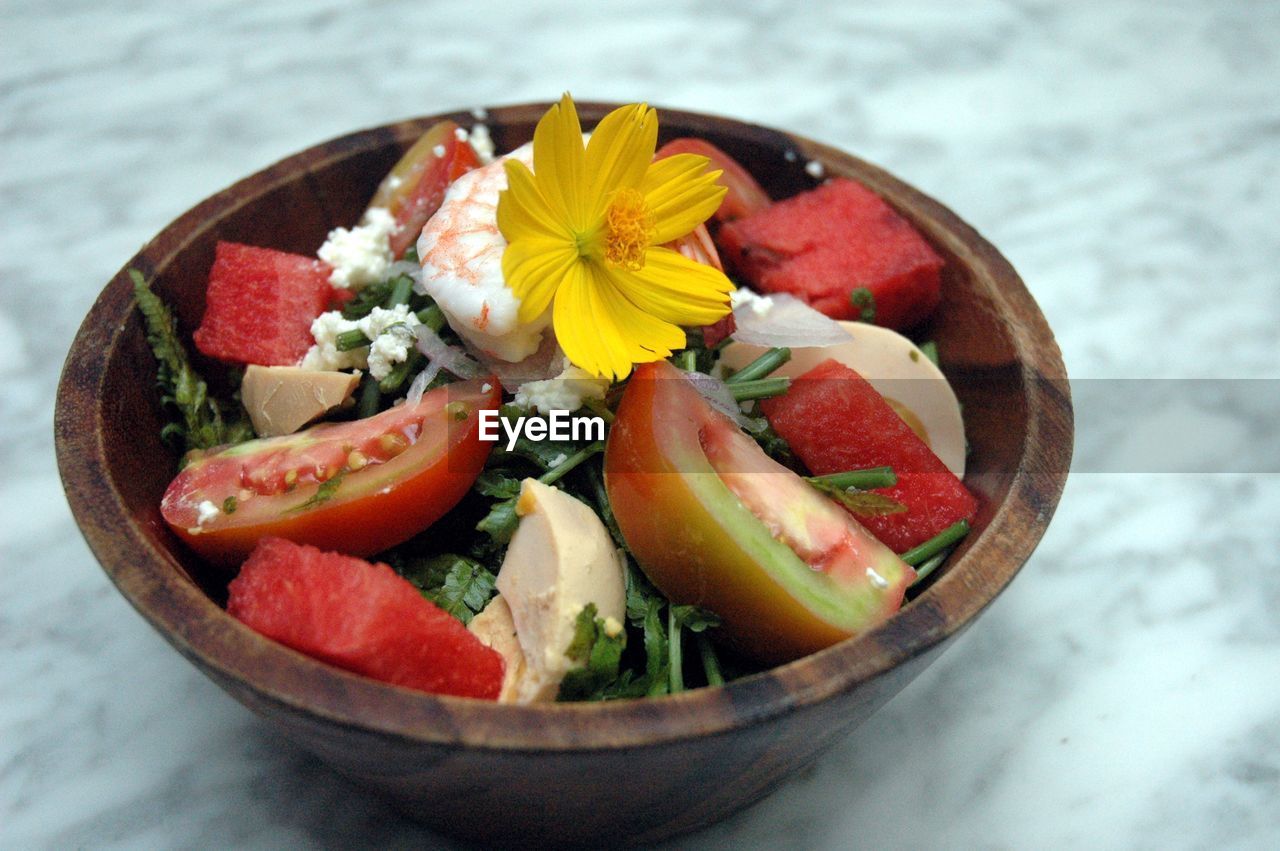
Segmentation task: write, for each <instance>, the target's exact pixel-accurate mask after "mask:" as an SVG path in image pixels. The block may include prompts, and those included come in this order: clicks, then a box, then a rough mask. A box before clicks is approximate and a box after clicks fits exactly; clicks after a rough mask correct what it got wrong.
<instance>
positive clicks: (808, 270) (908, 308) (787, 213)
mask: <svg viewBox="0 0 1280 851" xmlns="http://www.w3.org/2000/svg"><path fill="white" fill-rule="evenodd" d="M719 238H720V247H721V249H722V251H723V253H724V256H725V259H726V260H727V261H728V263H729V264H730V265H731V266H732V267H733V268H734V269H735V270H737V272H738V273H739V274H740V275H742V276H743V278H745V280H746V281H747V283H749V284H751V286H752V287H754V288H755V289H758V290H761V291H762V292H766V293H774V292H785V293H791V294H792V295H794V296H796V297H797V298H800V299H803V300H804V301H806V302H807V303H809V304H810V305H812V306H813V307H814V308H815V309H817V310H820V311H822V312H823V313H825V314H826V315H828V316H830V317H832V318H833V319H856V318H858V315H859V308H857V307H855V306H854V305H853V303H852V302H851V301H850V294H851V293H852V292H853V291H854V290H855V289H858V288H859V287H865V288H866V289H868V290H870V291H871V295H872V296H874V298H875V303H876V319H875V322H876V324H877V325H884V326H885V327H888V328H895V329H901V328H908V327H910V326H912V325H915V324H918V323H919V322H921V321H923V320H924V319H926V318H927V317H928V316H929V314H930V313H931V312H932V311H933V309H934V308H935V307H937V306H938V302H939V301H940V300H941V298H942V279H941V275H940V272H941V270H942V266H943V261H942V258H941V257H939V256H938V255H937V253H936V252H934V250H933V249H932V248H930V247H929V243H927V242H925V240H924V238H923V237H921V236H920V234H919V233H917V232H916V230H915V228H913V227H912V226H911V224H910V222H908V221H907V220H906V219H904V218H903V217H902V216H900V215H898V214H897V213H896V212H894V210H893V209H892V208H891V207H890V206H889V205H888V204H886V203H885V202H884V200H883V199H881V198H880V196H879V195H876V194H875V193H874V192H872V191H871V190H870V189H867V188H866V187H865V186H863V185H862V184H860V183H856V182H854V181H852V180H848V179H845V178H835V179H833V180H831V181H828V182H827V183H824V184H823V185H822V186H819V187H818V188H816V189H811V190H809V191H808V192H802V193H800V194H799V195H795V196H792V197H791V198H788V199H786V200H784V201H779V202H777V203H775V204H773V205H772V206H770V207H768V208H767V209H765V210H762V211H760V212H757V213H753V214H752V215H750V216H747V217H745V218H742V219H738V220H737V221H733V222H728V223H726V224H725V225H724V227H722V228H721V229H720V237H719Z"/></svg>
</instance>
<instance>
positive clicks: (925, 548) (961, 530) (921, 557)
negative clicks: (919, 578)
mask: <svg viewBox="0 0 1280 851" xmlns="http://www.w3.org/2000/svg"><path fill="white" fill-rule="evenodd" d="M967 534H969V521H968V520H957V521H956V522H955V523H952V524H951V525H950V526H948V527H947V528H945V529H943V530H942V531H941V532H939V533H938V534H936V535H934V536H933V537H932V538H930V539H929V540H927V541H925V542H924V543H923V544H919V545H917V546H914V547H912V548H911V549H909V550H907V551H906V552H905V553H902V554H901V555H900V556H898V557H899V558H900V559H902V560H903V561H905V562H906V563H907V564H909V565H911V566H912V567H916V566H919V565H923V564H924V563H925V562H927V561H928V560H929V559H931V558H933V557H934V556H936V555H937V554H938V553H940V552H942V551H943V550H945V549H946V548H947V547H950V546H951V545H952V544H954V543H955V542H956V541H959V540H960V539H961V538H963V537H964V536H965V535H967Z"/></svg>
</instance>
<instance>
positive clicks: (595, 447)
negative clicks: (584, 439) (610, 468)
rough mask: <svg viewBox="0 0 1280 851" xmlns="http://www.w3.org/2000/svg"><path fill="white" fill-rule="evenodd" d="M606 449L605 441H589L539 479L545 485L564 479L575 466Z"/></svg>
mask: <svg viewBox="0 0 1280 851" xmlns="http://www.w3.org/2000/svg"><path fill="white" fill-rule="evenodd" d="M603 451H604V443H603V441H599V440H597V441H596V442H595V443H589V444H587V445H586V446H584V447H582V448H581V449H579V450H578V451H577V452H575V453H573V454H572V455H570V456H569V457H568V458H566V459H564V460H563V461H561V462H560V463H559V464H558V465H556V466H555V467H552V468H551V469H550V470H547V472H545V473H543V474H542V475H541V476H538V481H540V482H542V483H543V484H544V485H552V484H555V483H556V482H558V481H560V480H561V479H563V478H564V477H565V476H566V475H567V474H568V473H569V472H570V471H571V470H572V469H573V468H574V467H577V466H578V465H579V464H581V463H582V462H583V461H586V460H587V459H588V458H590V457H591V456H592V455H595V454H597V453H599V452H603Z"/></svg>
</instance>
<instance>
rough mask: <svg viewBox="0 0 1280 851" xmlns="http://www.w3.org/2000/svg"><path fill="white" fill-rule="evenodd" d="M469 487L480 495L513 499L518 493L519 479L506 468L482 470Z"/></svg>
mask: <svg viewBox="0 0 1280 851" xmlns="http://www.w3.org/2000/svg"><path fill="white" fill-rule="evenodd" d="M471 488H472V490H474V491H475V492H476V493H478V494H480V495H481V496H488V497H493V498H494V499H513V498H514V497H517V496H519V495H520V479H519V478H517V477H516V476H513V475H511V474H510V473H509V472H508V471H506V470H483V471H481V473H480V475H479V476H477V477H476V481H475V484H473V485H472V486H471Z"/></svg>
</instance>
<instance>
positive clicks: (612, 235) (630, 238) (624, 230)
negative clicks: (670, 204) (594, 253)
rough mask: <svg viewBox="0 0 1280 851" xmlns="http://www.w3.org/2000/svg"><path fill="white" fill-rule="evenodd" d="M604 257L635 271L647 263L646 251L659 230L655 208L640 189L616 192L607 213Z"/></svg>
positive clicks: (605, 217) (625, 189) (605, 218)
mask: <svg viewBox="0 0 1280 851" xmlns="http://www.w3.org/2000/svg"><path fill="white" fill-rule="evenodd" d="M604 230H605V235H604V257H605V259H606V260H608V261H609V262H610V263H613V264H614V265H617V266H622V267H624V268H626V269H631V270H632V271H635V270H636V269H641V268H643V267H644V252H645V249H647V248H648V247H649V245H650V243H651V242H652V241H653V234H654V231H655V230H656V229H655V227H654V224H653V211H652V210H650V209H649V205H648V204H646V203H645V201H644V195H642V194H640V191H639V190H638V189H633V188H631V187H624V188H622V189H619V190H618V191H617V192H615V193H614V195H613V200H612V201H610V202H609V209H608V210H606V211H605V214H604Z"/></svg>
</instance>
